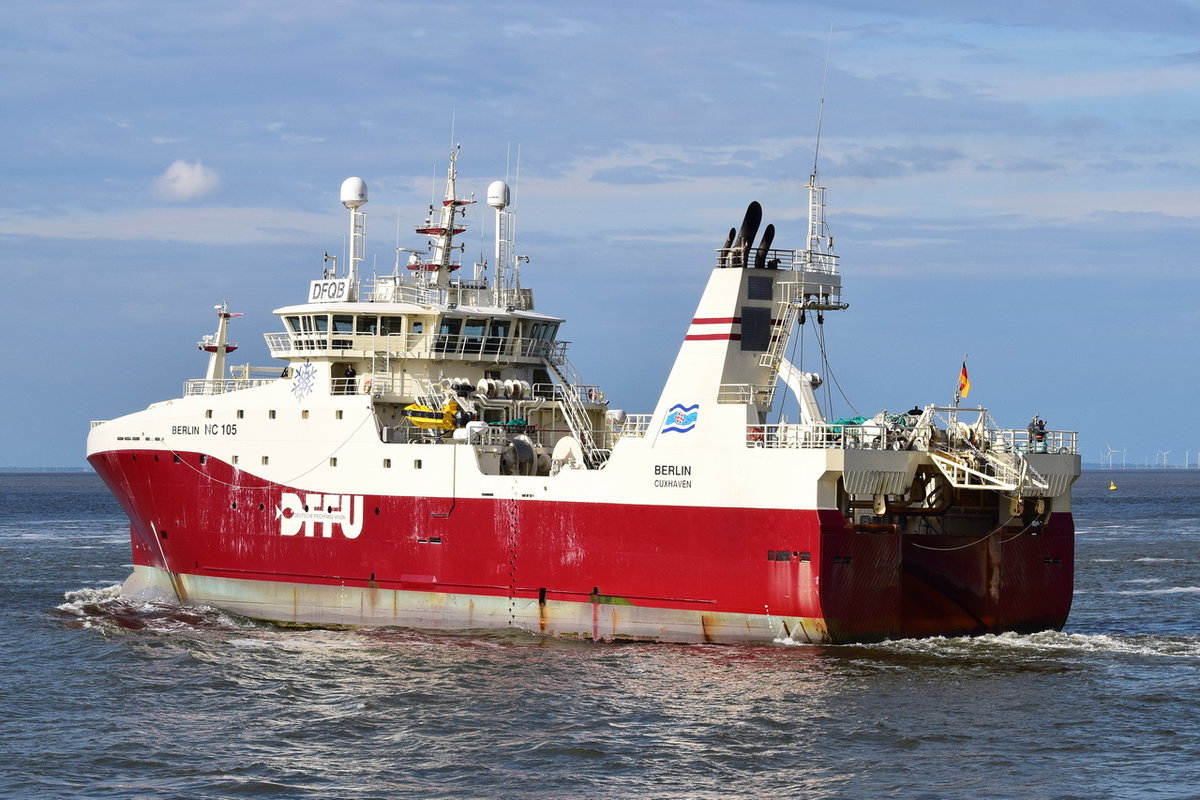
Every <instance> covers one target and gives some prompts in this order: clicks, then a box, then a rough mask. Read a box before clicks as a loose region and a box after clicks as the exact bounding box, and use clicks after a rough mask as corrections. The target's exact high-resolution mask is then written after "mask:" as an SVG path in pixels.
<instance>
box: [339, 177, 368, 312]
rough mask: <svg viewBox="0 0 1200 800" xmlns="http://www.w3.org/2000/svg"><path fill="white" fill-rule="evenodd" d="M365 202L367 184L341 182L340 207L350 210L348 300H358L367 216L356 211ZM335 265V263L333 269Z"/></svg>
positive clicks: (360, 180) (362, 212)
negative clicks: (359, 274) (359, 266)
mask: <svg viewBox="0 0 1200 800" xmlns="http://www.w3.org/2000/svg"><path fill="white" fill-rule="evenodd" d="M366 202H367V184H366V183H365V182H364V181H363V179H362V178H346V180H344V181H342V205H344V206H345V207H346V208H348V209H350V267H349V270H348V271H347V273H346V277H348V278H349V279H350V292H349V297H348V298H347V299H348V300H357V299H358V265H359V264H360V263H361V262H362V260H363V252H364V250H365V249H366V246H367V214H366V212H365V211H359V210H358V209H359V208H361V207H362V206H364V205H366ZM336 265H337V262H336V261H335V262H334V266H335V269H336ZM335 277H336V275H335Z"/></svg>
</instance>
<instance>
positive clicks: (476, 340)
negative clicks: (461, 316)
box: [462, 319, 487, 353]
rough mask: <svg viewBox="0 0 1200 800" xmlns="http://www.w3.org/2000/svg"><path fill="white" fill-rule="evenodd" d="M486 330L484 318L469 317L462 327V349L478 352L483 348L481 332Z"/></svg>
mask: <svg viewBox="0 0 1200 800" xmlns="http://www.w3.org/2000/svg"><path fill="white" fill-rule="evenodd" d="M486 330H487V320H486V319H469V320H467V321H466V323H465V324H464V325H463V328H462V350H463V352H464V353H478V352H480V351H482V350H483V334H484V331H486Z"/></svg>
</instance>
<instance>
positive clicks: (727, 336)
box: [683, 333, 742, 342]
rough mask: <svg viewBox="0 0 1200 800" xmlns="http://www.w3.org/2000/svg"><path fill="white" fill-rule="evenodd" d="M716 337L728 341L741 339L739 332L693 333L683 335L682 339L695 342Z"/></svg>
mask: <svg viewBox="0 0 1200 800" xmlns="http://www.w3.org/2000/svg"><path fill="white" fill-rule="evenodd" d="M716 339H724V340H726V341H730V342H738V341H741V339H742V335H741V334H740V333H693V334H690V335H688V336H685V337H683V340H684V341H685V342H695V341H701V340H708V341H711V340H716Z"/></svg>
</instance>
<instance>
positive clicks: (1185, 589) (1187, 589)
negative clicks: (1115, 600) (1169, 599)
mask: <svg viewBox="0 0 1200 800" xmlns="http://www.w3.org/2000/svg"><path fill="white" fill-rule="evenodd" d="M1197 592H1200V586H1169V587H1167V588H1165V589H1124V590H1122V591H1119V592H1113V594H1196V593H1197Z"/></svg>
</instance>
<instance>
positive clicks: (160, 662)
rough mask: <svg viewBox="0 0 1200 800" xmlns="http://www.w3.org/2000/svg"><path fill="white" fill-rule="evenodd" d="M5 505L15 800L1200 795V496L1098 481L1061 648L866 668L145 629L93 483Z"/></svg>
mask: <svg viewBox="0 0 1200 800" xmlns="http://www.w3.org/2000/svg"><path fill="white" fill-rule="evenodd" d="M1110 479H1112V480H1115V481H1116V483H1117V485H1118V490H1117V491H1115V492H1111V491H1108V485H1109V481H1110ZM0 508H3V509H4V513H3V516H0V558H2V559H3V563H4V565H5V567H6V572H7V574H6V579H5V580H4V581H3V582H2V583H0V592H2V593H3V602H2V603H0V709H2V712H3V713H2V714H0V754H3V757H2V758H0V797H4V798H9V797H12V798H43V797H45V798H356V799H357V798H380V800H383V799H384V798H635V797H636V798H639V799H641V800H649V799H651V798H1080V799H1081V800H1082V799H1084V798H1087V799H1088V800H1091V799H1092V798H1143V797H1145V798H1193V797H1200V714H1198V713H1197V704H1198V698H1200V472H1197V471H1183V470H1172V471H1160V472H1155V471H1133V470H1131V471H1116V472H1111V473H1110V472H1086V473H1084V475H1083V477H1082V478H1081V479H1080V481H1079V483H1078V484H1077V487H1076V524H1077V527H1078V531H1079V535H1078V548H1077V579H1076V595H1075V606H1074V609H1073V612H1072V615H1071V619H1070V621H1069V623H1068V625H1067V628H1066V630H1064V631H1063V632H1061V633H1040V634H1035V635H1030V636H1015V635H1014V636H986V637H982V638H978V639H932V640H920V641H917V640H907V641H898V642H888V643H883V644H879V645H872V646H838V647H819V646H808V645H804V646H785V645H774V646H760V647H728V646H669V645H639V644H594V643H581V642H564V641H559V640H546V639H541V638H538V637H535V636H532V635H527V634H524V633H520V632H515V631H514V632H499V633H486V632H475V633H469V634H456V635H447V634H431V633H424V632H418V631H407V630H393V629H387V630H364V631H322V630H296V629H286V628H280V627H275V626H270V625H264V624H259V623H254V622H250V621H247V620H244V619H240V618H236V617H232V616H229V615H227V614H223V613H221V612H218V611H215V610H212V609H205V608H180V607H162V606H139V605H132V604H129V603H127V602H126V601H123V600H121V599H120V598H119V597H118V595H117V591H116V588H115V586H116V585H117V584H118V583H119V582H120V581H121V580H122V579H123V578H124V577H125V575H126V574H127V573H128V560H129V554H128V539H127V534H126V524H125V520H124V516H123V515H122V513H121V511H120V509H119V508H118V507H117V506H116V504H115V503H114V502H113V501H112V500H111V499H110V498H109V496H108V494H107V492H106V491H105V490H104V488H103V486H102V485H101V484H100V482H99V480H98V479H97V478H96V477H95V476H93V475H91V474H39V475H20V474H0Z"/></svg>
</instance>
